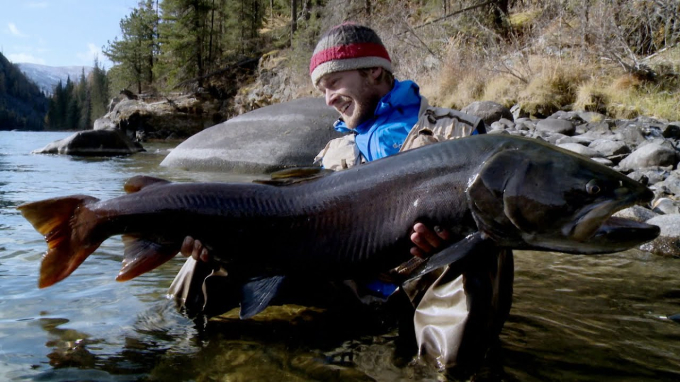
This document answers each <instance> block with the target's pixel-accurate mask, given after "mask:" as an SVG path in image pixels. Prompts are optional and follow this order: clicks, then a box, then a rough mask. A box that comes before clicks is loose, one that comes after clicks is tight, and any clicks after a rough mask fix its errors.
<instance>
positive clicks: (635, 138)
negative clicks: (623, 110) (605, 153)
mask: <svg viewBox="0 0 680 382" xmlns="http://www.w3.org/2000/svg"><path fill="white" fill-rule="evenodd" d="M619 124H620V123H618V122H617V125H619ZM615 135H616V140H617V141H624V142H626V143H628V144H629V145H631V144H632V145H633V146H637V145H639V144H640V143H641V142H644V141H645V140H646V138H645V136H644V135H643V134H642V131H640V128H639V127H638V126H637V125H635V124H631V123H630V122H626V123H625V124H624V125H623V126H622V127H618V128H617V130H616V133H615Z"/></svg>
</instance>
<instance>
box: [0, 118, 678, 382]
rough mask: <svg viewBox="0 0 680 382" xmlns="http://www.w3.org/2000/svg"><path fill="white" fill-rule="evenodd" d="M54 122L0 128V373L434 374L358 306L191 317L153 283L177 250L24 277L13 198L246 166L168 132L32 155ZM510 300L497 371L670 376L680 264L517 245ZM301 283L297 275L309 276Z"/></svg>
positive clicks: (115, 254)
mask: <svg viewBox="0 0 680 382" xmlns="http://www.w3.org/2000/svg"><path fill="white" fill-rule="evenodd" d="M68 135H69V134H68V133H29V132H0V380H11V381H14V380H18V381H21V380H39V381H66V380H92V381H137V380H163V381H166V380H178V381H179V380H199V381H200V380H224V381H250V380H288V381H307V380H379V381H396V380H437V379H441V378H442V377H441V376H440V375H438V374H436V373H434V372H432V371H431V370H429V369H427V368H423V367H421V366H417V365H416V366H414V365H409V364H408V363H407V362H406V361H405V360H404V359H402V358H400V357H397V356H395V354H394V353H395V345H394V343H395V331H394V330H392V329H391V327H389V326H388V324H387V323H385V322H376V320H373V319H366V317H363V316H362V315H361V314H360V313H356V312H345V314H340V315H338V314H337V313H334V314H329V313H328V312H326V311H322V310H319V309H314V308H305V307H302V306H294V305H293V306H284V307H275V308H273V309H267V310H266V311H265V312H263V314H261V315H258V316H256V318H255V319H251V320H245V321H239V320H236V319H233V318H229V317H227V318H224V319H221V320H219V321H216V322H211V323H210V324H209V325H208V326H207V327H206V328H203V326H202V325H197V324H194V323H193V322H191V321H189V320H187V319H186V318H184V317H183V316H181V315H180V314H178V313H176V312H175V309H174V306H173V304H172V303H171V302H170V301H169V300H167V299H166V296H165V293H166V290H167V288H168V286H169V285H170V282H171V281H172V279H173V277H174V275H175V273H176V272H177V270H179V268H180V267H181V265H182V262H183V260H182V259H181V258H179V257H177V258H175V259H173V260H171V261H170V262H168V263H166V264H165V265H163V266H161V267H160V268H158V269H157V270H155V271H153V272H150V273H148V274H145V275H142V276H140V277H138V278H136V279H134V280H132V281H129V282H125V283H118V282H115V281H114V278H115V276H116V274H117V272H118V269H119V268H120V261H121V258H122V255H121V254H122V252H123V245H122V242H121V240H120V238H119V237H114V238H111V239H109V240H107V241H105V242H104V244H103V245H102V246H101V247H100V248H99V249H98V250H97V251H96V252H95V253H94V254H93V255H92V256H90V257H89V258H88V259H87V260H86V261H85V263H84V264H83V265H82V266H81V267H80V268H79V269H78V270H76V271H75V272H74V273H73V274H72V275H71V276H70V277H68V278H67V279H65V280H64V281H62V282H60V283H58V284H56V285H54V286H52V287H49V288H46V289H38V288H37V278H38V269H39V263H40V259H41V255H42V253H44V251H45V248H46V245H45V242H44V240H43V239H42V237H41V235H40V234H38V233H37V232H35V231H34V230H33V228H32V227H31V226H30V225H29V224H28V222H26V221H25V220H24V219H23V218H22V217H21V215H20V214H19V213H18V211H17V210H16V208H15V207H16V206H18V205H20V204H22V203H25V202H29V201H35V200H39V199H45V198H50V197H56V196H63V195H69V194H75V193H78V194H88V195H92V196H95V197H98V198H112V197H116V196H119V195H122V194H123V191H122V185H123V183H124V181H125V180H126V179H127V178H129V177H131V176H133V175H137V174H146V175H152V176H158V177H163V178H166V179H170V180H174V181H249V180H251V179H252V177H247V176H234V175H230V174H219V173H189V172H186V171H182V170H177V169H168V168H163V167H160V166H159V165H158V164H159V163H160V162H161V160H162V159H163V157H164V156H165V155H166V154H167V153H168V152H169V150H171V149H172V148H173V146H174V145H173V144H171V143H149V144H146V145H145V147H146V149H147V152H144V153H138V154H135V155H133V156H130V157H126V158H112V159H103V158H71V157H67V156H50V155H33V154H30V152H31V150H34V149H37V148H41V147H43V146H44V145H45V144H47V143H49V142H51V141H54V140H56V139H60V138H63V137H66V136H68ZM515 258H516V281H515V293H514V296H515V297H514V305H513V309H512V312H511V316H510V318H509V320H508V322H507V323H506V325H505V327H504V329H503V332H502V334H501V352H500V363H501V365H502V366H503V367H504V370H505V373H506V375H507V378H506V379H507V380H518V381H546V380H563V381H572V380H573V381H591V380H592V381H642V380H648V381H659V380H668V381H671V380H673V381H677V380H680V341H679V340H680V324H678V323H676V322H673V321H671V320H669V319H667V318H666V317H667V316H669V315H673V314H677V313H680V272H678V269H679V268H680V264H679V263H678V260H675V259H664V258H659V257H656V256H652V255H649V254H648V253H645V252H641V251H637V250H631V251H627V252H623V253H619V254H612V255H603V256H596V257H587V256H573V255H566V254H560V253H539V252H517V253H516V257H515ZM313 287H314V286H313V285H311V286H310V288H313Z"/></svg>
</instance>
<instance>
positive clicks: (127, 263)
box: [116, 234, 182, 281]
mask: <svg viewBox="0 0 680 382" xmlns="http://www.w3.org/2000/svg"><path fill="white" fill-rule="evenodd" d="M123 244H124V245H125V254H124V256H123V266H122V267H121V268H120V272H118V276H117V277H116V281H127V280H131V279H133V278H135V277H137V276H139V275H141V274H142V273H146V272H148V271H150V270H152V269H155V268H157V267H159V266H160V265H161V264H163V263H165V262H166V261H168V260H170V259H172V258H173V257H175V255H176V254H177V253H178V252H179V250H180V247H181V245H182V244H181V243H180V242H164V241H163V240H161V239H160V238H156V240H154V239H150V238H143V237H141V236H137V235H129V234H128V235H123Z"/></svg>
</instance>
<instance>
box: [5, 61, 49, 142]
mask: <svg viewBox="0 0 680 382" xmlns="http://www.w3.org/2000/svg"><path fill="white" fill-rule="evenodd" d="M47 106H48V100H47V98H45V95H44V94H43V93H42V92H41V91H40V89H39V88H38V86H36V85H35V84H34V83H33V82H31V81H30V80H29V79H28V78H26V76H25V75H24V74H23V73H22V72H21V71H20V70H19V68H17V67H16V65H14V64H12V63H11V62H9V60H7V58H5V56H3V55H2V54H1V53H0V130H14V129H21V130H42V129H43V128H44V124H45V122H44V120H45V114H46V113H47Z"/></svg>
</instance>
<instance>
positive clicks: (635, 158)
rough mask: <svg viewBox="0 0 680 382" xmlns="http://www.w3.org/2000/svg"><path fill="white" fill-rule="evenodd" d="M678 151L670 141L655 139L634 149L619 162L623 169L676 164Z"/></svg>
mask: <svg viewBox="0 0 680 382" xmlns="http://www.w3.org/2000/svg"><path fill="white" fill-rule="evenodd" d="M676 164H677V156H676V151H675V148H674V147H673V145H671V143H670V142H664V141H654V142H650V143H649V144H646V145H644V146H642V147H640V148H638V149H637V150H635V151H633V153H632V154H630V155H629V156H628V157H626V158H625V159H623V160H622V161H621V162H619V168H620V169H621V170H622V171H626V170H635V169H638V168H643V167H652V166H675V165H676Z"/></svg>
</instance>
